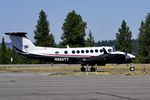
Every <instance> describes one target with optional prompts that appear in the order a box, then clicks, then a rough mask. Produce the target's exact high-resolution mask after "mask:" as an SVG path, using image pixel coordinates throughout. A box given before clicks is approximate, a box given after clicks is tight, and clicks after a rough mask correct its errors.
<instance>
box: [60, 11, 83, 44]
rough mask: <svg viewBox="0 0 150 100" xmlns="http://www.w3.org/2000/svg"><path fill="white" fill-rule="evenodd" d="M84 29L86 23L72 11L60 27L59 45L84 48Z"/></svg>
mask: <svg viewBox="0 0 150 100" xmlns="http://www.w3.org/2000/svg"><path fill="white" fill-rule="evenodd" d="M85 28H86V23H85V22H84V21H83V19H82V17H81V16H80V15H78V14H76V12H75V11H74V10H73V11H72V12H69V13H68V15H67V18H66V19H65V22H64V24H63V27H62V30H63V34H62V36H61V39H62V42H61V45H69V46H71V47H76V46H85V35H86V34H85Z"/></svg>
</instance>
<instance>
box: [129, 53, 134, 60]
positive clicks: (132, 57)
mask: <svg viewBox="0 0 150 100" xmlns="http://www.w3.org/2000/svg"><path fill="white" fill-rule="evenodd" d="M127 57H128V58H129V59H135V56H134V55H132V54H130V53H128V54H127Z"/></svg>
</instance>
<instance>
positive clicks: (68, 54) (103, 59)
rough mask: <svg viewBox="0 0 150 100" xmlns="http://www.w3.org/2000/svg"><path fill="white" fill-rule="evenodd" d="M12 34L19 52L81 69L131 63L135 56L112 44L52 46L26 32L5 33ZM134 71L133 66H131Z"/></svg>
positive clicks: (12, 39) (14, 45)
mask: <svg viewBox="0 0 150 100" xmlns="http://www.w3.org/2000/svg"><path fill="white" fill-rule="evenodd" d="M5 34H6V35H9V36H10V39H11V41H12V44H13V47H14V48H15V50H16V51H17V53H19V54H23V55H26V56H28V57H32V58H36V59H49V61H51V62H53V63H64V64H81V66H82V67H81V71H83V72H84V71H86V68H85V67H84V66H85V65H89V66H91V68H90V70H91V71H96V70H97V68H96V67H93V66H95V65H105V64H122V63H131V62H132V60H133V59H135V56H134V55H132V54H129V53H125V52H121V51H115V50H114V49H113V48H112V47H110V46H102V47H78V48H70V47H69V46H67V48H52V47H39V46H35V45H34V44H33V43H32V42H31V41H30V40H29V39H28V38H27V37H26V34H27V33H24V32H12V33H5ZM130 70H131V71H134V70H135V68H134V67H133V66H131V67H130Z"/></svg>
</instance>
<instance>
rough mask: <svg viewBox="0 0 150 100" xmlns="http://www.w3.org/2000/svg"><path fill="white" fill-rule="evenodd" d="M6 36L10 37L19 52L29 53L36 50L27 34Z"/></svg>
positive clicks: (16, 33)
mask: <svg viewBox="0 0 150 100" xmlns="http://www.w3.org/2000/svg"><path fill="white" fill-rule="evenodd" d="M5 34H6V35H9V36H10V39H11V41H12V44H13V46H14V48H15V50H16V51H17V52H19V53H29V52H31V51H35V50H36V47H35V45H34V44H33V43H32V42H31V41H30V40H29V39H28V38H27V37H26V34H27V33H24V32H14V33H5Z"/></svg>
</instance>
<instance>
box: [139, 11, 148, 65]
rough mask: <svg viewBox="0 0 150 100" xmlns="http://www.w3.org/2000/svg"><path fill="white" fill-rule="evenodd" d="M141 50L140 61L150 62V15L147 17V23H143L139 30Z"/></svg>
mask: <svg viewBox="0 0 150 100" xmlns="http://www.w3.org/2000/svg"><path fill="white" fill-rule="evenodd" d="M138 38H139V49H138V61H139V62H143V63H149V62H150V13H148V15H147V16H146V19H145V21H142V22H141V26H140V28H139V37H138Z"/></svg>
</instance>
